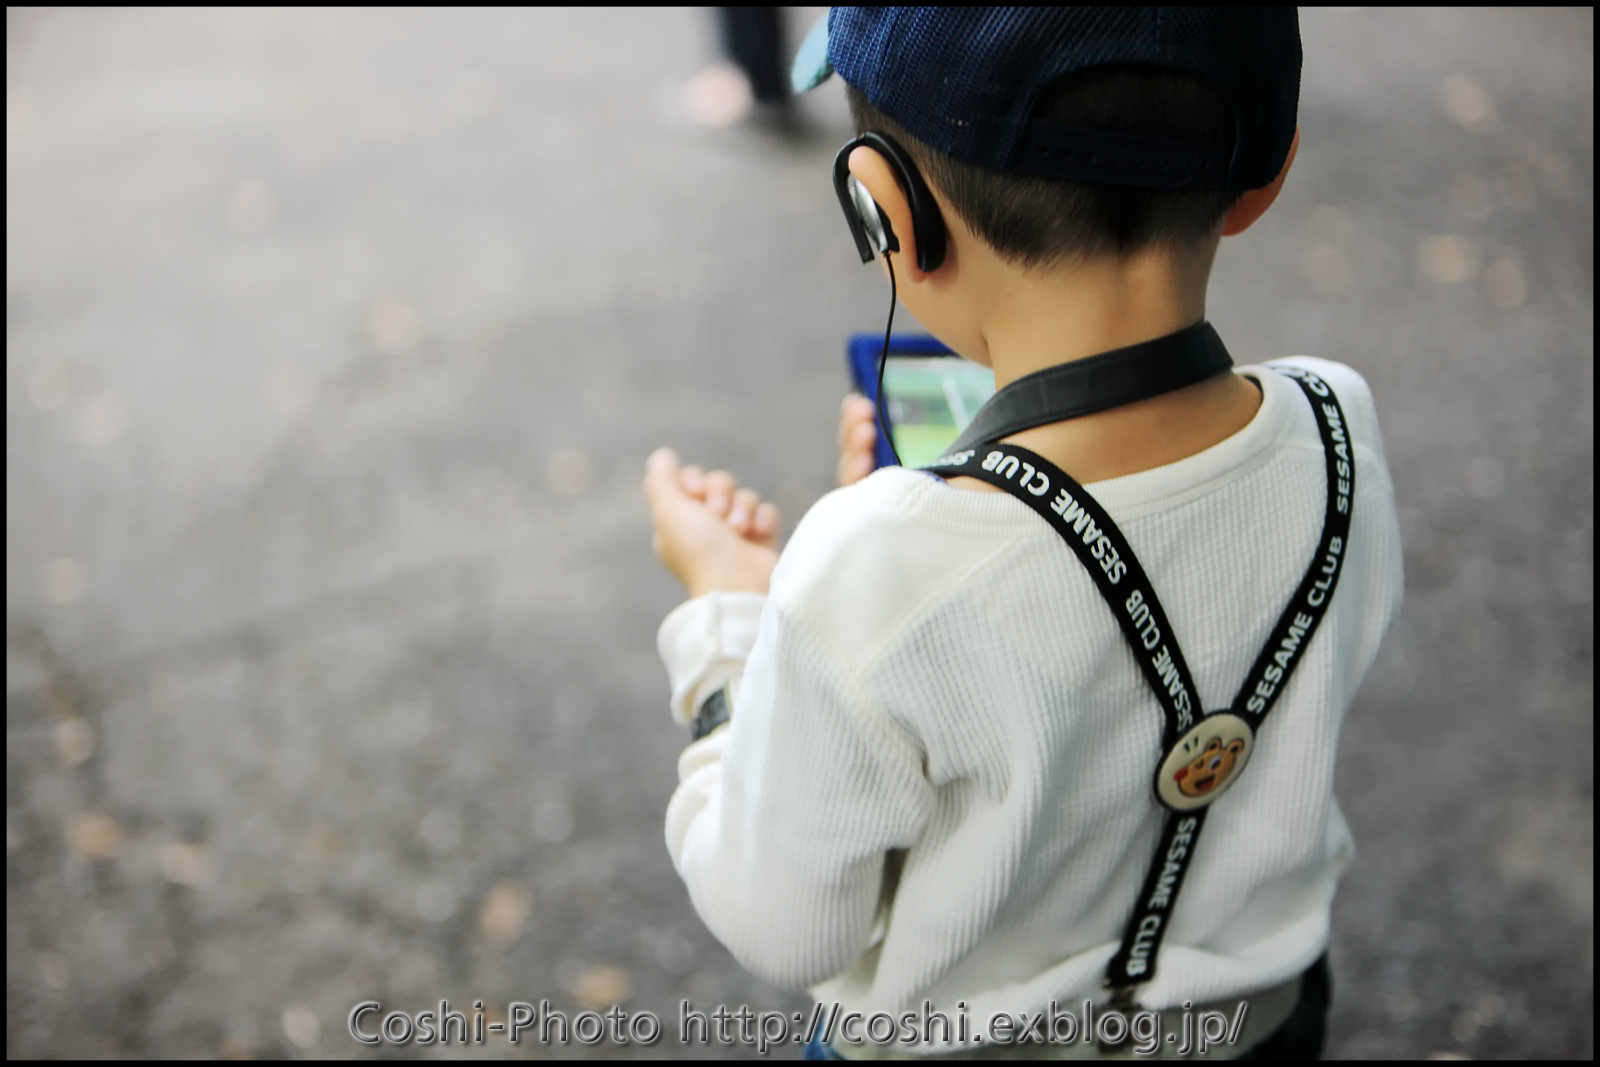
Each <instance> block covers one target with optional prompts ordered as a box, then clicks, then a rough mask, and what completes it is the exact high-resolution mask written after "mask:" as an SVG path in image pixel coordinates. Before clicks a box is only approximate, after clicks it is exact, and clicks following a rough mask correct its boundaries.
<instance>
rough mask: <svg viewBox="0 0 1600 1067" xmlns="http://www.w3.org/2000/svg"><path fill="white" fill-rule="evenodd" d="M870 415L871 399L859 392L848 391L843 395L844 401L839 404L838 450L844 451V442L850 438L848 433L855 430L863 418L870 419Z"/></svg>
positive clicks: (871, 413) (871, 411) (871, 412)
mask: <svg viewBox="0 0 1600 1067" xmlns="http://www.w3.org/2000/svg"><path fill="white" fill-rule="evenodd" d="M872 416H873V407H872V401H870V400H868V399H867V398H866V397H864V396H862V395H861V394H860V393H848V394H846V395H845V398H844V402H843V403H841V404H840V405H839V436H838V441H837V444H838V447H839V451H841V452H842V451H844V449H845V446H846V444H847V443H848V442H849V440H850V435H851V434H852V433H853V432H854V430H855V426H856V425H857V424H858V423H860V422H861V421H862V420H863V419H868V420H870V419H871V418H872Z"/></svg>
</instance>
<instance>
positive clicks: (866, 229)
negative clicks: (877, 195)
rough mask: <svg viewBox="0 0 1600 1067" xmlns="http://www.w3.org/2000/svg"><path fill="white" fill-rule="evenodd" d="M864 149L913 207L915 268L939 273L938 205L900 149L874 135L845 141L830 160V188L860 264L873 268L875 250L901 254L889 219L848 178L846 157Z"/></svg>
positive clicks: (941, 234) (942, 243) (941, 256)
mask: <svg viewBox="0 0 1600 1067" xmlns="http://www.w3.org/2000/svg"><path fill="white" fill-rule="evenodd" d="M863 145H864V146H866V147H867V148H870V149H872V150H873V151H875V152H877V153H878V154H879V155H880V156H882V157H883V159H884V162H886V163H888V164H889V169H890V170H892V171H893V172H894V176H895V179H896V180H897V181H898V182H899V183H900V188H901V189H902V190H903V191H904V192H905V194H906V200H907V201H909V202H910V204H911V233H912V236H913V237H915V238H916V241H917V266H918V267H919V268H921V269H922V270H924V271H927V272H929V273H932V272H933V271H936V270H938V269H939V265H940V264H942V263H943V262H944V251H945V229H944V216H943V215H941V214H939V205H938V203H937V202H936V201H935V200H934V199H933V193H931V192H929V191H928V184H927V183H926V182H924V181H923V180H922V175H921V174H919V173H918V172H917V168H916V165H915V164H913V163H912V162H911V159H910V157H908V156H907V155H906V154H905V152H904V151H903V150H902V149H901V148H900V146H899V145H897V144H895V143H894V142H893V141H892V140H890V139H889V138H888V137H887V136H885V135H884V134H881V133H872V132H867V133H864V134H862V135H861V136H860V137H857V138H856V139H855V140H853V141H850V142H848V143H847V144H846V145H845V146H844V147H843V148H841V149H839V154H838V155H837V156H835V157H834V159H833V189H834V192H836V193H838V194H839V206H840V207H841V208H843V209H844V218H845V221H846V222H847V223H849V224H850V233H851V235H852V236H854V237H855V239H856V250H857V251H858V252H860V253H861V262H863V263H871V262H872V256H873V253H874V251H876V252H880V253H882V252H898V251H900V239H899V238H897V237H896V236H895V234H894V227H893V226H891V225H889V216H887V215H885V214H884V213H883V209H882V208H881V207H879V206H878V205H877V203H876V202H875V201H874V200H873V199H872V195H871V194H870V193H868V192H867V190H866V187H865V186H863V185H862V184H861V183H860V182H858V181H856V179H855V178H854V177H852V176H851V174H850V153H851V152H852V151H853V150H854V149H856V148H858V147H861V146H863Z"/></svg>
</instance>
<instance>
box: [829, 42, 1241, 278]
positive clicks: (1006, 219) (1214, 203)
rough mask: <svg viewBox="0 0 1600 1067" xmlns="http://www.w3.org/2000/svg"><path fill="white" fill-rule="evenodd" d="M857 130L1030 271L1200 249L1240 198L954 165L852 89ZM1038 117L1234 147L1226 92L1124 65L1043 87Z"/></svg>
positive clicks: (1173, 74)
mask: <svg viewBox="0 0 1600 1067" xmlns="http://www.w3.org/2000/svg"><path fill="white" fill-rule="evenodd" d="M846 92H847V95H848V96H849V100H850V113H851V115H852V116H853V117H854V118H855V123H856V132H857V133H858V134H859V133H865V132H866V131H868V130H876V131H878V132H880V133H886V134H888V135H889V136H890V137H892V138H893V139H894V140H896V141H898V142H900V144H902V145H904V146H905V148H906V151H908V152H910V153H911V155H912V157H913V159H914V160H915V161H916V163H917V165H918V166H919V167H920V168H921V169H922V172H923V175H924V176H925V177H926V178H927V179H928V180H929V181H930V182H932V183H933V185H934V186H935V187H936V188H938V190H939V191H940V192H942V193H943V194H944V195H945V196H946V197H947V198H948V199H949V201H950V202H951V204H953V205H954V206H955V209H956V211H958V212H959V213H960V214H961V217H962V219H964V220H965V221H966V223H967V225H969V226H970V227H972V229H973V230H975V231H976V232H977V233H978V235H979V236H981V237H982V238H983V239H984V240H985V241H986V242H988V244H989V245H990V246H991V247H992V248H993V249H994V250H995V251H996V252H998V253H999V254H1000V256H1001V258H1003V259H1005V260H1007V261H1008V262H1011V263H1016V264H1019V265H1021V266H1024V267H1035V266H1049V265H1052V264H1056V263H1060V262H1067V261H1073V260H1086V259H1098V258H1105V257H1114V258H1117V259H1126V258H1127V257H1129V256H1131V255H1133V254H1134V253H1136V252H1141V251H1144V250H1146V249H1148V248H1151V247H1153V246H1158V245H1168V246H1182V245H1188V244H1193V243H1195V242H1197V241H1199V240H1201V239H1202V238H1204V237H1206V236H1207V235H1208V234H1210V233H1211V232H1212V231H1213V230H1214V229H1215V228H1216V226H1217V225H1218V223H1220V222H1221V221H1222V218H1223V216H1224V215H1226V214H1227V213H1228V209H1229V208H1231V207H1233V205H1234V203H1236V202H1237V201H1238V199H1239V194H1238V193H1237V192H1229V191H1223V190H1212V189H1188V190H1178V191H1170V190H1162V189H1128V188H1121V187H1117V186H1110V185H1088V184H1085V183H1083V182H1068V181H1059V180H1055V179H1051V178H1034V177H1023V176H1018V175H1009V174H996V173H995V172H993V171H990V170H985V169H984V168H982V167H978V166H974V165H973V164H971V163H964V162H962V161H961V160H958V159H953V158H951V157H950V156H947V155H945V154H943V153H942V152H938V151H935V150H934V149H932V148H930V147H929V146H928V145H926V144H924V143H923V142H921V141H918V140H917V139H916V138H914V137H912V136H911V135H910V134H908V133H907V132H906V131H905V129H904V128H903V127H902V126H901V125H900V124H899V123H897V122H895V121H894V120H893V119H891V118H889V117H888V116H887V115H885V114H883V113H882V112H881V111H879V110H878V109H877V108H875V107H873V106H872V105H871V104H870V103H868V102H867V99H866V98H865V97H864V96H862V95H861V94H860V93H859V92H857V91H856V90H855V89H854V88H853V87H850V86H848V85H847V86H846ZM1032 117H1033V118H1037V119H1046V120H1049V121H1052V122H1068V123H1073V124H1076V125H1080V126H1093V127H1099V128H1102V129H1112V130H1123V131H1127V132H1130V133H1144V134H1151V135H1155V136H1161V137H1177V138H1185V139H1189V140H1197V141H1203V140H1228V139H1231V138H1232V137H1233V134H1234V123H1233V115H1232V112H1231V111H1230V109H1229V107H1228V105H1227V102H1226V101H1224V100H1223V98H1222V96H1221V94H1219V93H1218V92H1217V91H1216V90H1214V89H1212V88H1211V87H1210V86H1208V85H1206V84H1205V83H1203V82H1201V81H1199V80H1198V79H1196V78H1191V77H1189V76H1187V75H1184V74H1179V73H1177V72H1176V71H1169V70H1165V69H1162V68H1159V67H1149V66H1138V65H1131V64H1126V65H1116V66H1104V67H1095V68H1093V69H1090V70H1085V71H1079V72H1077V73H1075V74H1070V75H1068V76H1067V77H1065V78H1062V79H1061V80H1059V81H1057V82H1055V83H1054V84H1052V85H1051V86H1050V87H1049V88H1048V89H1046V90H1045V92H1044V95H1043V96H1042V97H1041V98H1040V101H1039V103H1038V104H1037V106H1036V107H1035V108H1034V111H1033V115H1032Z"/></svg>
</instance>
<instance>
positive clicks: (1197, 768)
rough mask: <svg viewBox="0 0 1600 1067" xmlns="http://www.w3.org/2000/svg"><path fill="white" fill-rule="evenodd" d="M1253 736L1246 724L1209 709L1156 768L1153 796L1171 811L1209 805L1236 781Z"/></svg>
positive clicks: (1192, 809) (1224, 713) (1246, 757)
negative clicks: (1211, 711) (1208, 713)
mask: <svg viewBox="0 0 1600 1067" xmlns="http://www.w3.org/2000/svg"><path fill="white" fill-rule="evenodd" d="M1254 741H1255V735H1254V733H1253V731H1252V730H1251V729H1250V724H1249V723H1247V722H1245V721H1244V720H1243V719H1241V718H1239V716H1237V715H1232V714H1229V713H1228V712H1225V711H1223V712H1213V713H1212V714H1210V715H1207V716H1206V717H1205V718H1203V719H1201V720H1200V721H1199V722H1198V723H1196V724H1195V725H1194V726H1193V728H1191V729H1190V730H1189V732H1188V733H1186V734H1184V735H1183V736H1182V737H1181V738H1179V739H1178V743H1177V744H1176V745H1174V746H1172V751H1171V752H1168V753H1167V756H1166V758H1165V759H1163V760H1162V761H1161V768H1160V769H1159V770H1158V771H1156V782H1155V786H1156V796H1157V797H1158V798H1159V799H1160V801H1161V803H1162V804H1163V805H1164V806H1166V807H1167V808H1170V809H1171V810H1173V811H1194V810H1196V809H1198V808H1203V807H1205V806H1206V805H1207V804H1210V803H1211V802H1212V801H1213V800H1215V799H1217V797H1219V796H1221V795H1222V794H1223V792H1224V791H1225V790H1226V789H1227V788H1228V786H1230V785H1232V784H1233V783H1234V782H1235V781H1237V780H1238V777H1239V772H1240V771H1241V770H1243V769H1244V765H1245V762H1246V761H1247V760H1248V759H1249V758H1250V749H1251V746H1252V745H1253V743H1254Z"/></svg>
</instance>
